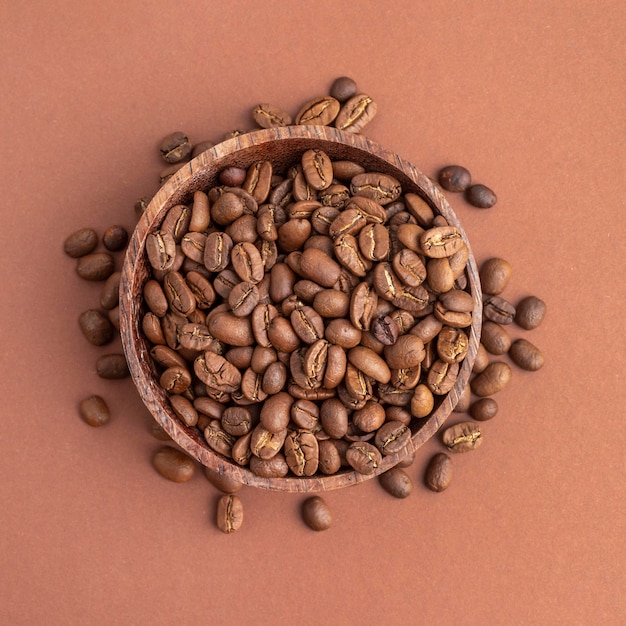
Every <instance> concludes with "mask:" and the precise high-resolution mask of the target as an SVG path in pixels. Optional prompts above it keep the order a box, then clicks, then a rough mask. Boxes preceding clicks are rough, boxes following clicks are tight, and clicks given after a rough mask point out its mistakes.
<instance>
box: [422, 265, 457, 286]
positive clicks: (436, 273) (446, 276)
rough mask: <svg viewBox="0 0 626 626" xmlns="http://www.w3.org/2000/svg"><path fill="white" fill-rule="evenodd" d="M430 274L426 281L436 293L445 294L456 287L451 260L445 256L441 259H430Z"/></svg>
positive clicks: (428, 266)
mask: <svg viewBox="0 0 626 626" xmlns="http://www.w3.org/2000/svg"><path fill="white" fill-rule="evenodd" d="M427 268H428V276H427V277H426V282H427V284H428V287H429V289H430V290H431V291H432V292H433V293H436V294H443V293H446V292H448V291H450V290H451V289H452V288H453V287H454V281H455V280H456V279H455V277H454V272H453V271H452V267H451V266H450V261H449V260H448V259H447V258H446V257H443V258H441V259H429V260H428V264H427Z"/></svg>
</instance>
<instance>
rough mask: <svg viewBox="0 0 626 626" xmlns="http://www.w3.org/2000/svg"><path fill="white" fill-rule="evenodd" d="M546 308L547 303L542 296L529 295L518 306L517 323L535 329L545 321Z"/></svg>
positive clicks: (527, 328) (528, 328)
mask: <svg viewBox="0 0 626 626" xmlns="http://www.w3.org/2000/svg"><path fill="white" fill-rule="evenodd" d="M546 308H547V307H546V303H545V302H544V301H543V300H541V298H538V297H537V296H527V297H526V298H523V299H522V300H520V302H519V303H518V305H517V307H516V310H515V323H516V324H517V325H518V326H521V327H522V328H524V329H526V330H533V329H535V328H537V326H539V324H541V322H542V321H543V318H544V317H545V314H546Z"/></svg>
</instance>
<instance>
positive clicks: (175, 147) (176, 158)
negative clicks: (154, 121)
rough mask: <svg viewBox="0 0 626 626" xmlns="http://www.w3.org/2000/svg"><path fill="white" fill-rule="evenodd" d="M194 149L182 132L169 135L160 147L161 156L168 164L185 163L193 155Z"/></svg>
mask: <svg viewBox="0 0 626 626" xmlns="http://www.w3.org/2000/svg"><path fill="white" fill-rule="evenodd" d="M192 149H193V146H192V145H191V143H190V142H189V138H188V137H187V135H185V133H182V132H180V131H177V132H174V133H171V134H170V135H167V137H164V138H163V140H162V141H161V144H160V145H159V151H160V152H161V156H162V157H163V160H164V161H166V162H167V163H179V162H180V161H183V160H184V159H186V158H187V157H188V156H189V155H190V154H191V150H192Z"/></svg>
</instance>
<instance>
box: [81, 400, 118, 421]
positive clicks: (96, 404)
mask: <svg viewBox="0 0 626 626" xmlns="http://www.w3.org/2000/svg"><path fill="white" fill-rule="evenodd" d="M78 410H79V413H80V416H81V418H82V419H83V421H84V422H86V423H87V424H89V426H93V427H94V428H98V427H100V426H104V425H105V424H107V423H108V422H109V420H110V419H111V411H110V410H109V407H108V405H107V403H106V402H105V401H104V398H102V396H97V395H94V396H89V397H88V398H85V399H83V400H81V402H80V404H79V406H78Z"/></svg>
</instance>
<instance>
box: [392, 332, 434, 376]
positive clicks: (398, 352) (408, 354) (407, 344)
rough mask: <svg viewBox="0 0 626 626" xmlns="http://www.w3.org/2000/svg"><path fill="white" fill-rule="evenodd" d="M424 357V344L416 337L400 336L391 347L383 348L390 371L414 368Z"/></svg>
mask: <svg viewBox="0 0 626 626" xmlns="http://www.w3.org/2000/svg"><path fill="white" fill-rule="evenodd" d="M424 356H425V352H424V342H423V341H422V340H421V339H420V338H419V337H417V336H416V335H401V336H400V337H398V339H397V340H396V342H395V343H394V344H393V345H390V346H385V360H386V362H387V365H388V366H389V367H390V368H392V369H401V368H405V367H415V366H416V365H419V364H420V363H421V362H422V361H423V360H424Z"/></svg>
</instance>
